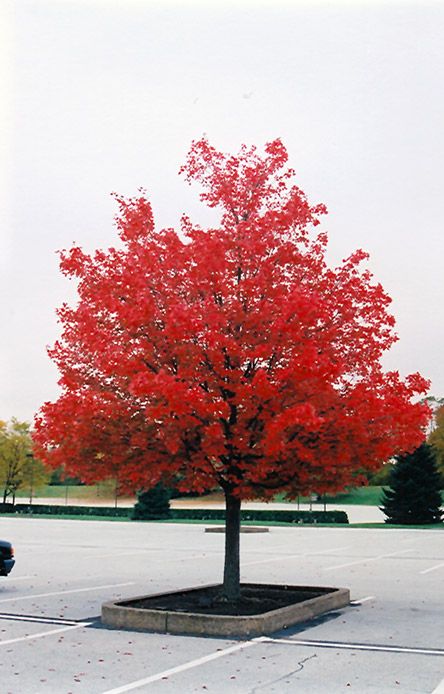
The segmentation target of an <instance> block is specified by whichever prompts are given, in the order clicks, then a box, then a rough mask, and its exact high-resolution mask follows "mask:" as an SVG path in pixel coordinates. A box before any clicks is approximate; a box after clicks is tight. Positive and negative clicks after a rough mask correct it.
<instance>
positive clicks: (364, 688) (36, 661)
mask: <svg viewBox="0 0 444 694" xmlns="http://www.w3.org/2000/svg"><path fill="white" fill-rule="evenodd" d="M0 537H1V538H3V539H7V540H10V541H12V542H13V544H14V546H15V549H16V560H17V563H16V566H15V567H14V569H13V571H12V573H11V575H10V576H9V577H8V578H1V579H0V630H1V634H0V656H1V657H0V683H1V685H0V690H1V692H2V694H38V693H40V692H42V693H45V694H49V693H51V694H52V693H54V694H70V693H73V694H74V693H79V694H123V693H124V692H130V691H135V692H150V693H156V694H157V692H159V694H172V693H173V692H174V693H181V694H188V693H191V692H203V693H205V694H226V693H227V692H229V693H231V692H232V693H233V694H271V693H274V692H275V693H276V694H288V693H290V692H291V693H293V692H301V693H304V694H318V693H319V694H327V693H328V694H336V692H355V693H358V694H367V693H372V694H388V693H392V692H402V693H406V692H411V693H413V692H414V693H416V694H429V693H431V692H434V693H435V694H438V692H444V608H443V597H444V590H443V586H444V542H443V540H444V534H443V532H441V531H427V530H406V531H404V530H387V529H384V530H370V529H352V528H344V529H342V528H311V527H300V526H299V527H294V528H281V527H280V528H271V529H270V532H269V533H267V534H245V535H242V538H241V553H242V579H243V580H245V581H252V582H264V583H266V582H280V583H291V584H300V585H324V586H326V585H331V586H341V587H349V588H350V589H351V596H352V600H353V603H352V605H350V606H349V607H347V608H345V609H343V610H338V611H337V612H334V613H330V614H328V615H325V616H324V617H322V618H320V619H318V620H317V621H315V622H312V623H310V624H308V623H307V624H303V625H299V626H298V627H294V628H292V629H288V630H285V631H282V632H279V633H277V634H273V636H271V637H264V638H259V639H252V640H250V641H236V640H227V639H214V638H197V637H187V636H170V635H165V634H146V633H140V632H133V631H119V630H114V629H109V628H104V627H103V626H102V625H101V623H100V610H101V604H102V603H103V602H105V601H107V600H111V599H113V598H119V597H122V598H125V597H128V598H129V597H132V596H136V595H142V594H147V593H151V592H160V591H165V590H169V589H176V588H185V587H190V586H196V585H202V584H205V583H214V582H218V581H220V579H221V575H222V565H223V542H224V536H223V535H222V534H215V533H205V532H204V526H202V525H183V524H180V525H179V524H177V525H174V524H154V523H123V522H106V521H69V520H53V519H48V520H40V519H29V518H0Z"/></svg>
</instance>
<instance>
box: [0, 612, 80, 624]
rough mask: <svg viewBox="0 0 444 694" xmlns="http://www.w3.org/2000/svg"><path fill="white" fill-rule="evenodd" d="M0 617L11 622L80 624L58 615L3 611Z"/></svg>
mask: <svg viewBox="0 0 444 694" xmlns="http://www.w3.org/2000/svg"><path fill="white" fill-rule="evenodd" d="M0 619H9V620H10V621H11V622H38V623H39V624H58V625H59V626H77V624H80V622H78V621H77V620H75V619H62V618H60V617H31V616H30V615H26V614H23V615H22V614H11V613H10V612H3V613H1V614H0ZM83 624H84V625H87V624H92V622H84V623H83Z"/></svg>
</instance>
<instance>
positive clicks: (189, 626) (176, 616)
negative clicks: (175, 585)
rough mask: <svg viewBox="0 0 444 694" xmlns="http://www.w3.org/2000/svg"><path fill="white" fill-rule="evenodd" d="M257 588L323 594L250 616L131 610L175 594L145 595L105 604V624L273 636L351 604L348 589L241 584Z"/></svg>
mask: <svg viewBox="0 0 444 694" xmlns="http://www.w3.org/2000/svg"><path fill="white" fill-rule="evenodd" d="M214 585H215V584H210V585H206V586H199V588H188V589H186V590H180V591H176V592H179V593H181V594H182V593H186V592H192V591H195V590H202V589H203V588H212V587H214ZM242 585H243V586H248V587H253V588H255V587H257V588H261V587H263V588H270V587H273V588H284V589H287V590H297V591H299V592H300V591H304V590H306V591H307V592H310V594H313V591H315V592H316V591H319V592H320V595H318V596H317V597H314V598H313V597H312V598H310V599H307V600H302V601H299V602H296V603H293V604H290V605H286V606H285V607H281V608H279V609H276V610H271V611H269V612H264V613H262V614H254V615H249V616H234V615H214V614H211V615H207V614H204V613H197V612H175V611H172V610H163V609H155V608H153V609H150V608H148V609H146V608H140V607H131V603H133V602H137V601H140V600H146V599H148V598H158V597H165V596H169V595H171V596H173V595H174V593H175V591H168V592H166V593H156V594H153V595H143V596H138V597H134V598H132V599H130V600H119V601H115V602H107V603H104V604H103V605H102V623H103V624H106V625H107V626H111V627H114V628H117V629H129V630H136V631H148V632H156V633H169V634H189V635H194V636H221V637H231V636H241V637H254V636H263V635H266V634H271V633H273V632H275V631H279V630H281V629H284V628H286V627H289V626H292V625H294V624H298V623H300V622H305V621H308V620H310V619H314V618H315V617H318V616H319V615H322V614H325V613H326V612H331V611H332V610H336V609H340V608H342V607H346V606H347V605H348V604H349V603H350V591H349V590H348V589H347V588H328V587H327V588H326V587H316V586H314V587H312V586H310V587H308V586H279V585H273V586H270V584H242Z"/></svg>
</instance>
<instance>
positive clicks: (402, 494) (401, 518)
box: [382, 443, 442, 525]
mask: <svg viewBox="0 0 444 694" xmlns="http://www.w3.org/2000/svg"><path fill="white" fill-rule="evenodd" d="M389 483H390V488H389V489H385V490H384V493H383V506H382V511H384V513H385V515H386V516H387V519H386V523H397V524H400V525H404V524H405V525H413V524H425V523H439V522H440V521H441V517H442V512H441V510H440V508H441V504H442V499H441V493H440V490H441V489H442V481H441V478H440V475H439V472H438V469H437V466H436V460H435V456H434V452H433V449H432V448H431V446H429V445H427V444H426V443H423V444H421V446H419V448H417V449H416V450H415V451H413V453H407V454H405V455H401V456H398V457H397V458H396V462H395V465H394V466H393V467H392V471H391V475H390V480H389Z"/></svg>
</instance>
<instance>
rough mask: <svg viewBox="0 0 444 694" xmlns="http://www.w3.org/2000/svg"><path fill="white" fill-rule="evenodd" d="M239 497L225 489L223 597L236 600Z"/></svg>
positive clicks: (237, 593)
mask: <svg viewBox="0 0 444 694" xmlns="http://www.w3.org/2000/svg"><path fill="white" fill-rule="evenodd" d="M240 508H241V502H240V499H238V498H236V497H234V496H233V495H232V494H231V492H230V491H229V490H225V564H224V585H223V591H222V594H223V598H224V599H225V600H228V601H229V602H236V601H237V600H239V598H240V564H239V537H240Z"/></svg>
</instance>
